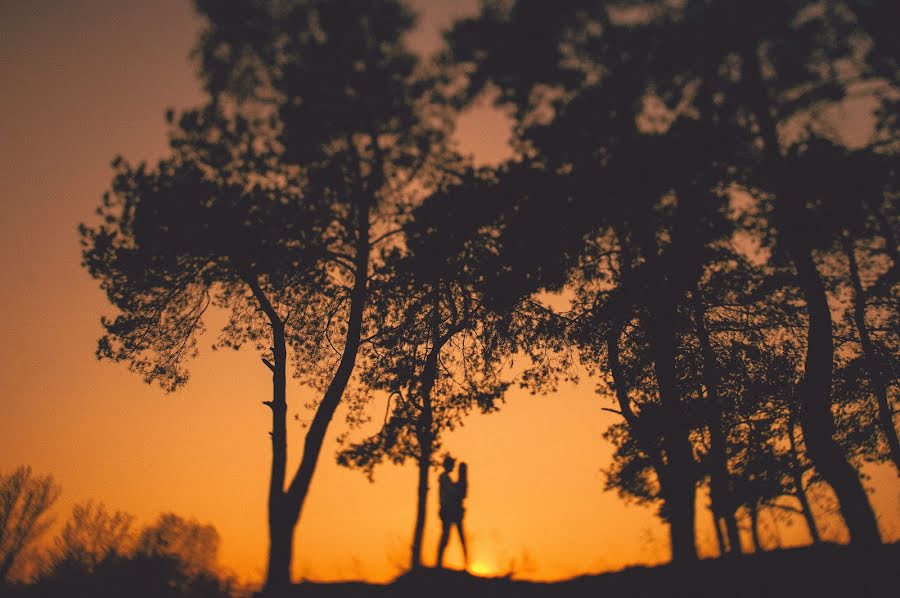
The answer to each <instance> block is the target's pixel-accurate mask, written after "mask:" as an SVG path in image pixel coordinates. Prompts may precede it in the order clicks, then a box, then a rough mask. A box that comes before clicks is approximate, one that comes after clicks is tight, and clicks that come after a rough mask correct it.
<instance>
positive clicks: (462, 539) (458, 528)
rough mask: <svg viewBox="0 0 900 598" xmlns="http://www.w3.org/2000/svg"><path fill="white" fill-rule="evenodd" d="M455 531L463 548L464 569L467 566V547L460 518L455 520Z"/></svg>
mask: <svg viewBox="0 0 900 598" xmlns="http://www.w3.org/2000/svg"><path fill="white" fill-rule="evenodd" d="M456 531H457V532H458V533H459V542H460V544H462V549H463V562H464V563H465V569H468V568H469V549H468V548H467V547H466V532H465V531H464V530H463V522H462V519H460V520H459V521H457V522H456Z"/></svg>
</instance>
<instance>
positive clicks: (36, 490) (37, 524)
mask: <svg viewBox="0 0 900 598" xmlns="http://www.w3.org/2000/svg"><path fill="white" fill-rule="evenodd" d="M59 493H60V487H59V485H57V484H56V482H55V481H54V479H53V476H52V475H50V474H47V475H44V476H39V475H33V474H32V473H31V467H30V466H28V465H23V466H21V467H19V468H17V469H16V470H15V471H13V472H12V473H9V474H5V473H0V583H4V582H6V581H8V576H9V573H10V571H11V570H12V568H13V566H14V565H16V561H17V559H19V558H20V557H21V556H22V554H23V553H24V552H25V551H26V550H27V549H29V548H30V547H31V546H32V545H33V544H34V542H35V540H37V539H38V538H39V537H40V536H41V535H42V534H43V533H44V532H46V531H47V528H48V527H49V526H50V524H51V523H52V521H51V520H50V518H49V514H48V511H49V510H50V508H51V507H52V506H53V504H54V503H55V502H56V500H57V499H58V498H59Z"/></svg>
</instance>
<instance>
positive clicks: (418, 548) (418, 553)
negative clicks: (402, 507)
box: [410, 348, 439, 569]
mask: <svg viewBox="0 0 900 598" xmlns="http://www.w3.org/2000/svg"><path fill="white" fill-rule="evenodd" d="M438 350H439V349H438ZM436 376H437V350H436V349H435V348H433V349H432V351H431V353H429V355H428V358H427V361H426V364H425V368H424V371H423V381H422V385H421V391H420V395H421V401H422V411H421V412H420V414H419V421H418V422H416V428H417V429H416V438H417V440H418V443H419V451H420V455H419V483H418V489H417V492H416V496H417V502H416V524H415V528H414V529H413V541H412V553H411V555H410V567H411V568H412V569H418V568H420V567H421V566H422V543H423V537H424V535H425V516H426V513H427V508H428V473H429V471H430V469H431V455H432V445H433V443H434V432H433V430H432V425H433V415H432V408H431V389H432V388H433V387H434V379H435V377H436Z"/></svg>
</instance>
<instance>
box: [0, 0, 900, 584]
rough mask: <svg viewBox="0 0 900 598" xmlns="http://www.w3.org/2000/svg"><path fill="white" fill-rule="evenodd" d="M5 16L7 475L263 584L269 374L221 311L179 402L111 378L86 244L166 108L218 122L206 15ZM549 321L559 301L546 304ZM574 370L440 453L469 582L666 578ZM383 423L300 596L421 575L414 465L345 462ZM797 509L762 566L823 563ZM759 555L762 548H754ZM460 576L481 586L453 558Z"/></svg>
mask: <svg viewBox="0 0 900 598" xmlns="http://www.w3.org/2000/svg"><path fill="white" fill-rule="evenodd" d="M410 4H411V5H412V6H413V7H414V8H415V10H416V11H417V12H418V13H419V14H420V20H419V23H418V28H417V29H416V30H415V32H414V33H413V34H412V35H411V38H410V42H411V44H412V45H413V47H414V48H415V49H416V50H417V51H419V52H420V53H422V54H423V55H424V54H429V53H431V52H434V51H436V50H437V49H439V48H440V46H441V43H442V39H441V37H440V32H441V31H442V30H444V29H446V28H447V27H448V26H449V25H450V24H451V23H452V21H453V20H454V19H457V18H459V17H461V16H464V15H474V14H475V12H476V9H477V6H478V2H477V0H412V1H411V2H410ZM4 13H5V14H4V18H3V24H2V25H0V29H2V35H0V56H3V57H4V58H3V59H2V61H0V81H3V86H4V93H3V94H2V96H0V113H2V114H3V115H4V117H3V122H2V124H0V164H2V166H3V176H2V177H0V227H2V234H0V264H2V267H0V289H2V290H0V309H2V311H3V313H4V314H5V326H4V330H5V332H4V342H3V343H0V402H2V415H0V472H3V473H6V472H9V471H12V470H13V469H14V468H15V467H17V466H18V465H22V464H28V465H31V466H32V468H33V469H34V470H35V471H36V472H39V473H48V472H51V473H52V474H53V475H54V476H55V478H56V480H57V481H58V482H59V483H60V484H61V486H62V498H61V499H60V501H59V502H58V503H57V505H56V507H55V508H54V514H55V520H56V526H55V527H54V528H53V529H54V530H57V529H58V528H59V527H60V526H61V524H62V523H63V522H65V520H66V519H67V518H68V516H69V513H70V511H71V508H72V506H73V505H75V504H77V503H81V502H83V501H85V500H87V499H90V498H94V499H97V500H101V501H103V502H104V503H105V504H106V505H108V506H109V507H111V508H114V509H121V510H123V511H127V512H129V513H132V514H134V515H135V517H136V520H137V522H138V523H141V524H144V523H148V522H150V521H152V520H154V518H155V517H156V516H157V514H158V513H161V512H174V513H177V514H180V515H184V516H186V517H195V518H197V519H198V520H200V521H202V522H208V523H210V524H212V525H214V526H215V528H216V529H217V530H218V532H219V533H220V534H221V537H222V546H221V549H220V561H221V565H222V568H223V569H224V570H226V571H228V572H230V573H233V574H234V575H236V576H237V577H238V578H239V579H240V580H242V581H244V582H248V583H252V584H257V583H260V582H261V581H262V580H263V578H264V576H265V572H266V554H267V547H268V537H267V490H268V483H269V482H268V480H269V473H270V472H269V467H270V462H271V440H270V430H271V427H272V424H271V421H272V416H271V412H270V410H269V409H268V408H267V407H265V406H264V405H263V402H264V401H268V400H270V399H271V395H272V390H271V388H272V373H271V372H270V370H269V369H268V368H267V367H266V366H265V365H264V364H263V363H261V361H260V356H259V355H258V354H257V352H255V351H254V349H253V347H252V346H249V344H248V345H246V346H244V347H242V348H241V349H239V350H237V351H234V350H230V349H225V348H222V349H218V350H212V349H211V345H212V344H213V343H214V342H215V341H216V334H217V333H218V331H220V330H221V329H222V328H223V326H225V325H226V323H227V314H225V313H224V312H222V311H217V310H216V309H210V310H209V311H208V312H206V314H205V315H204V322H205V325H206V330H207V332H206V333H205V334H204V335H203V337H202V338H201V339H200V343H199V355H198V357H197V358H196V359H195V360H193V361H192V362H190V381H189V382H188V383H187V384H186V386H184V387H183V388H181V389H179V390H177V391H176V392H174V393H171V394H166V393H165V392H164V391H163V390H162V389H160V387H159V386H157V385H148V384H145V383H144V382H143V381H142V380H141V377H140V375H138V374H135V373H133V372H130V371H128V367H127V366H126V365H125V364H114V363H110V362H109V361H98V360H97V359H96V358H95V352H96V349H97V339H98V338H99V337H100V336H101V334H102V329H101V326H100V323H99V319H100V316H101V315H107V316H109V315H113V311H112V308H111V307H110V305H109V303H108V301H107V298H106V296H105V294H104V292H103V291H102V290H101V289H100V288H98V285H97V283H96V281H95V280H92V279H91V277H90V276H89V275H88V273H86V272H85V271H84V269H83V268H82V266H81V265H80V261H81V253H80V252H81V247H80V246H79V237H78V234H77V232H76V226H77V225H78V223H80V222H92V220H91V218H93V216H92V214H93V210H94V209H95V208H96V206H97V205H99V203H100V198H101V196H102V194H103V193H104V192H105V191H106V190H108V189H109V186H110V179H111V177H112V170H111V168H110V167H109V164H110V161H111V160H112V159H113V158H114V156H116V155H118V154H122V155H124V156H126V157H127V158H128V159H129V160H132V161H134V162H135V163H137V162H139V161H141V160H148V161H151V162H152V161H154V160H156V159H159V158H160V157H161V156H163V155H165V153H166V151H167V145H166V143H167V139H166V131H167V127H166V124H165V121H164V118H163V113H164V109H165V108H166V107H170V106H171V107H174V108H176V109H184V108H189V107H192V106H197V105H200V104H201V103H202V102H203V98H204V95H203V92H202V90H201V86H200V83H199V81H198V79H197V77H196V72H197V70H198V66H197V64H196V61H192V60H191V58H190V55H191V50H192V48H193V47H194V45H195V44H196V42H197V35H198V32H199V31H200V27H201V22H200V20H199V17H197V16H196V15H195V14H194V13H193V10H192V6H191V1H190V0H158V1H155V2H141V1H137V0H128V1H123V2H117V3H111V2H104V1H101V0H79V1H76V2H70V1H61V0H60V1H52V2H12V3H9V5H4ZM856 108H860V107H859V106H856ZM849 109H850V113H849V116H848V117H847V118H846V119H845V121H846V123H849V124H847V125H846V126H847V128H848V130H850V131H851V133H850V135H851V136H852V135H853V134H854V133H853V132H854V131H858V130H861V129H863V128H865V127H871V122H870V120H871V119H870V118H868V117H862V116H859V112H860V110H856V109H855V108H854V107H853V106H852V105H851V106H850V108H849ZM862 109H864V107H863V108H862ZM512 126H513V120H512V117H511V115H510V114H508V113H505V112H503V111H502V110H501V109H499V108H495V107H493V105H492V104H491V103H490V101H489V98H486V99H481V100H479V101H478V102H477V103H476V104H475V105H474V107H472V108H470V109H468V110H467V111H466V112H465V113H464V114H463V116H462V117H461V119H460V121H459V122H458V124H457V126H456V130H455V137H456V142H457V144H458V148H459V149H461V150H462V151H463V153H465V154H468V155H472V156H473V157H474V159H475V162H476V163H477V164H479V165H495V164H498V163H500V162H501V161H502V160H504V159H506V158H508V157H510V156H511V155H512V149H511V148H510V146H509V139H510V137H511V135H512ZM535 242H536V243H537V244H539V243H540V240H539V239H536V240H535ZM542 300H543V301H544V303H545V304H547V305H553V304H554V302H563V301H564V300H563V299H560V297H559V296H551V295H549V294H545V295H543V296H542ZM323 317H324V316H323ZM517 359H521V357H517ZM519 366H520V363H519V362H518V361H517V362H516V367H519ZM575 370H576V374H577V377H578V380H569V381H564V382H563V383H561V384H560V385H559V388H558V389H557V390H556V391H555V392H553V393H550V394H546V395H541V394H532V393H531V392H530V391H529V390H528V389H525V388H519V387H518V386H513V387H511V388H510V390H509V391H508V392H507V393H506V395H505V397H504V402H503V404H502V405H501V406H500V409H499V411H497V412H496V413H489V414H481V413H478V412H477V410H473V412H472V413H471V414H470V415H468V416H467V417H466V419H465V422H464V425H462V426H461V427H457V428H455V429H453V430H452V431H450V432H448V434H447V435H446V437H445V442H444V445H443V446H442V448H441V451H442V452H443V451H446V452H449V453H451V454H452V455H454V456H455V457H457V458H458V459H460V460H463V461H466V462H467V463H468V465H469V467H470V468H471V469H470V470H469V482H468V495H467V497H466V500H465V509H466V510H465V526H466V532H467V535H468V541H469V553H470V559H469V560H470V562H469V565H468V568H467V570H468V571H469V572H470V573H471V574H473V575H477V576H484V577H495V576H506V575H511V576H512V577H513V578H520V579H533V580H561V579H568V578H572V577H576V576H579V575H583V574H586V573H597V572H604V571H613V570H619V569H622V568H624V567H627V566H630V565H636V564H643V565H655V564H659V563H663V562H666V561H667V560H668V559H669V557H670V551H669V543H668V533H667V527H666V526H665V525H664V524H663V523H662V522H661V521H660V518H659V517H658V516H657V515H658V514H657V510H656V507H655V506H647V505H642V504H635V503H633V502H626V500H625V499H623V498H622V497H620V496H619V495H617V494H615V493H614V492H607V491H604V480H605V473H604V471H605V470H606V469H607V468H608V467H609V465H610V463H611V462H612V461H613V451H614V449H615V447H614V446H613V444H612V443H611V442H610V441H608V440H606V439H604V437H603V432H604V430H606V429H607V428H608V427H609V426H610V425H611V424H613V423H617V422H620V421H622V415H621V414H620V413H618V410H619V409H620V408H619V406H618V403H617V402H616V400H615V397H614V396H612V395H609V394H598V393H597V392H596V389H597V388H598V386H599V378H598V377H597V372H594V371H591V370H590V369H588V367H586V366H585V365H583V364H581V363H580V362H579V363H578V364H577V365H576V366H575ZM320 394H321V393H319V392H317V391H316V390H314V389H310V388H306V387H302V386H301V385H300V384H299V383H298V382H297V381H296V380H295V379H294V378H292V377H291V371H290V370H289V371H288V383H287V402H288V411H287V414H288V415H287V447H288V448H287V468H288V471H293V470H295V469H296V468H297V466H298V464H299V460H300V451H301V448H302V446H303V438H304V434H305V433H306V431H307V429H308V426H309V423H310V421H311V420H312V418H313V414H314V411H313V410H312V409H311V408H310V404H311V403H312V402H314V401H317V400H319V399H320V398H321V396H320ZM388 409H389V405H388V398H387V397H386V396H385V393H380V394H377V395H376V399H375V400H373V401H372V402H371V403H370V404H369V405H367V407H366V415H367V416H368V417H369V418H370V421H369V422H368V423H366V424H364V425H362V426H358V427H351V426H350V425H349V424H348V423H347V421H346V420H347V417H348V415H351V414H350V412H349V410H348V408H347V407H346V406H345V405H342V406H341V407H339V409H338V411H337V414H336V416H335V417H334V420H333V422H332V424H331V427H330V428H329V430H328V433H327V436H326V440H325V443H324V445H323V449H322V456H321V459H320V460H319V463H318V469H317V471H316V475H315V478H314V479H313V482H312V484H311V490H310V494H309V498H308V500H307V501H306V503H305V505H304V506H303V513H302V518H301V520H300V523H299V525H298V527H297V530H296V537H295V539H294V545H295V547H296V550H295V552H294V558H293V570H292V574H293V578H294V579H295V580H297V581H299V580H319V581H326V580H366V581H373V582H387V581H390V580H392V579H394V578H395V577H397V576H398V575H399V574H401V573H403V572H404V571H405V570H406V569H407V567H408V564H409V546H410V541H411V539H412V535H413V526H414V523H415V521H414V516H415V504H416V502H415V501H416V467H415V465H414V463H413V462H408V463H407V464H406V465H404V466H396V465H393V464H391V463H389V462H386V463H383V464H381V465H379V466H378V467H376V468H375V470H374V479H373V481H371V482H370V481H369V480H367V478H366V476H365V475H364V474H363V473H362V472H360V471H358V470H351V469H348V468H345V467H340V466H338V465H337V463H336V454H337V452H338V451H339V450H340V449H341V448H344V447H345V446H346V445H347V442H349V441H358V440H361V439H363V438H365V437H366V436H368V435H369V434H372V433H374V432H376V431H378V429H379V428H380V427H381V426H382V425H383V422H384V421H385V420H386V417H387V416H386V414H387V413H388ZM344 436H346V438H343V440H344V441H345V442H344V444H341V443H340V442H339V439H342V437H344ZM438 473H439V471H438V470H437V468H432V472H431V477H430V495H429V503H428V511H427V520H426V524H425V536H424V537H425V540H424V562H425V565H426V566H428V567H430V566H432V565H433V564H434V562H435V559H436V550H437V546H438V541H439V535H440V532H441V522H440V520H439V517H438V512H439V503H438V500H439V498H438ZM865 474H866V475H867V476H868V477H867V478H866V479H865V480H864V485H865V486H866V488H867V489H870V490H871V491H872V492H871V502H872V505H873V507H874V509H875V511H876V514H877V516H878V524H879V526H880V530H881V534H882V536H883V539H884V541H885V542H896V541H898V540H900V502H898V501H900V482H898V477H897V474H896V471H895V470H894V469H892V467H891V466H890V463H886V464H883V465H877V466H871V465H870V466H867V468H866V469H865ZM811 494H812V495H813V498H814V499H816V502H815V504H814V505H813V507H812V508H813V511H814V512H815V514H816V516H817V518H818V520H819V522H820V524H821V532H822V536H823V539H824V540H825V541H829V542H845V541H846V540H847V537H848V534H847V529H846V527H845V526H844V524H843V522H842V521H841V520H840V518H839V517H838V516H836V513H837V510H836V506H835V500H834V497H833V495H832V494H831V492H830V490H827V489H824V488H823V486H822V485H821V484H819V485H817V486H815V490H814V491H812V492H811ZM783 502H784V509H783V511H784V513H781V514H779V516H778V517H775V516H774V515H772V514H771V513H770V512H763V514H762V515H761V519H760V526H761V530H762V535H763V540H764V542H765V543H766V544H767V547H769V548H776V547H789V546H798V545H805V544H807V543H809V541H810V537H809V534H808V533H807V531H806V528H805V527H804V525H803V523H802V519H801V518H800V516H799V515H798V514H797V512H799V511H798V508H797V507H796V505H795V504H794V503H793V502H790V501H788V500H785V501H783ZM709 505H710V499H709V492H708V491H706V490H703V491H700V492H698V496H697V498H696V507H697V509H696V513H697V522H696V529H697V538H698V543H699V552H700V554H701V556H714V555H718V551H717V546H718V544H717V541H716V534H715V531H714V527H713V522H712V515H711V514H710V510H709ZM742 533H743V534H744V535H745V538H744V539H745V540H746V541H747V542H748V545H749V538H750V531H749V529H745V530H742ZM46 541H47V542H48V543H49V542H51V541H52V534H50V535H48V536H47V540H46ZM445 564H446V566H447V567H448V568H451V569H459V570H462V569H464V561H463V554H462V551H461V549H460V545H459V543H458V541H457V539H456V537H455V536H452V537H451V541H450V544H449V547H448V550H447V554H446V559H445Z"/></svg>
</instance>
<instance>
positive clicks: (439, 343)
mask: <svg viewBox="0 0 900 598" xmlns="http://www.w3.org/2000/svg"><path fill="white" fill-rule="evenodd" d="M439 310H440V297H439V296H438V295H437V291H435V292H434V303H433V304H432V313H431V316H432V317H431V340H432V345H431V350H430V351H429V352H428V356H427V357H426V358H425V364H424V367H423V368H422V378H421V382H420V384H419V389H418V390H419V392H418V394H419V400H420V401H421V402H422V404H421V411H420V413H419V418H418V421H417V422H416V440H417V441H418V443H419V451H420V455H419V482H418V489H417V502H416V524H415V528H414V530H413V541H412V551H411V555H410V567H411V568H412V569H418V568H420V567H421V566H422V539H423V536H424V534H425V516H426V512H427V508H428V473H429V470H430V468H431V457H432V454H433V453H434V441H435V432H434V429H433V427H434V406H433V405H432V402H431V392H432V390H433V389H434V384H435V382H436V381H437V376H438V359H439V358H440V355H441V349H443V348H444V345H445V344H446V343H447V342H448V341H449V340H450V339H451V338H452V337H453V335H454V334H456V333H457V332H459V331H460V330H462V327H463V326H464V324H463V323H462V322H455V323H454V324H453V325H452V326H451V327H450V329H449V330H448V331H447V333H446V334H444V335H443V336H442V335H441V333H440V322H441V318H440V313H439Z"/></svg>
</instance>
